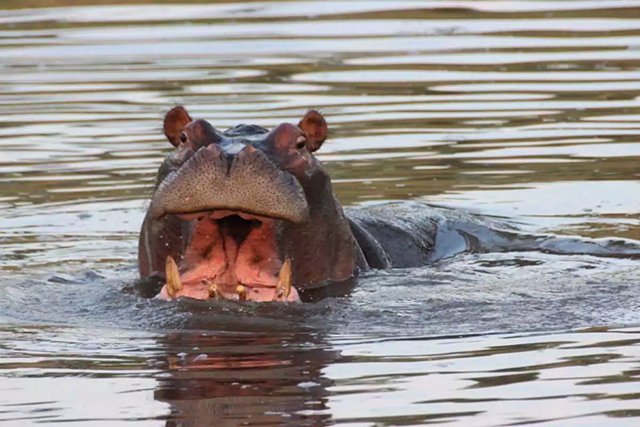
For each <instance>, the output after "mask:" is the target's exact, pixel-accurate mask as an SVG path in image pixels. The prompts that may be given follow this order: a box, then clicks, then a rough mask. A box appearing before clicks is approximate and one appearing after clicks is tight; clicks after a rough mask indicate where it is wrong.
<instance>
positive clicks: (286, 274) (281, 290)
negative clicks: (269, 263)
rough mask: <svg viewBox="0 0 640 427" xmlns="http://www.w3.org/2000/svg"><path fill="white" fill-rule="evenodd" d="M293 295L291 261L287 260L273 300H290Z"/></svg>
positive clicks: (281, 270)
mask: <svg viewBox="0 0 640 427" xmlns="http://www.w3.org/2000/svg"><path fill="white" fill-rule="evenodd" d="M290 293H291V260H290V259H288V258H287V259H286V260H285V261H284V264H282V268H281V269H280V276H279V278H278V286H276V292H275V293H274V295H273V300H274V301H278V300H279V299H282V300H285V301H286V299H287V298H289V294H290Z"/></svg>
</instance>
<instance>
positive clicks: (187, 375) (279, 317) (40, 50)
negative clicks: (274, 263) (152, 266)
mask: <svg viewBox="0 0 640 427" xmlns="http://www.w3.org/2000/svg"><path fill="white" fill-rule="evenodd" d="M102 3H104V4H102ZM639 68H640V3H638V2H637V1H625V0H608V1H606V2H605V1H581V0H576V1H553V2H551V1H526V2H516V1H491V2H488V1H431V2H417V1H397V2H357V1H323V2H304V1H291V2H285V1H282V2H279V1H276V2H252V1H247V2H226V3H225V2H218V3H216V4H213V5H208V4H205V3H204V2H202V3H198V2H193V3H190V4H186V3H185V4H182V5H179V4H176V2H174V3H173V4H163V3H162V2H157V3H154V4H151V2H147V3H143V2H136V1H133V0H132V1H112V2H109V1H106V2H90V1H88V0H87V1H83V0H77V1H73V0H49V1H47V0H26V1H19V0H6V1H4V2H2V3H0V224H1V225H2V227H1V228H0V423H2V424H3V425H16V426H23V425H30V424H35V423H59V424H63V425H66V424H72V423H73V425H85V424H87V425H88V424H91V425H93V424H97V425H109V426H111V425H121V424H122V425H124V424H126V425H138V424H139V425H165V424H166V425H168V426H187V425H190V426H191V425H193V426H196V425H229V426H231V425H254V426H264V425H291V426H302V425H309V426H312V425H313V426H316V425H330V424H342V425H349V426H370V425H377V426H391V425H403V426H407V425H425V424H439V423H443V424H445V423H446V424H447V425H459V426H503V425H524V424H527V425H528V424H534V425H545V426H547V425H549V426H551V425H554V426H556V425H557V426H607V425H615V426H637V425H640V418H639V417H640V345H639V343H640V329H639V328H638V325H640V313H639V310H638V309H639V308H640V284H639V283H638V277H639V274H638V272H639V271H640V270H639V267H640V265H639V264H638V259H639V257H638V256H637V254H630V253H621V254H618V255H615V256H606V257H602V256H595V254H593V253H589V252H584V251H579V250H573V251H572V248H574V249H575V248H576V246H572V245H567V246H564V249H565V250H564V251H560V252H562V253H549V251H540V250H531V251H518V252H509V251H506V252H501V253H485V254H467V255H461V256H458V257H455V258H454V259H450V260H446V261H443V262H439V263H437V264H436V265H433V266H428V267H425V268H422V269H416V270H410V271H406V270H396V271H388V272H374V273H370V274H368V275H366V276H365V277H363V278H362V279H361V280H359V281H358V283H357V286H356V287H355V289H354V290H353V291H352V292H351V294H350V295H349V296H347V297H344V298H329V299H325V300H323V301H320V302H318V303H312V304H311V303H310V304H304V305H295V306H275V307H273V306H271V305H263V306H254V305H250V304H245V305H242V306H238V305H237V304H234V303H214V304H210V303H204V302H192V301H179V302H174V303H164V302H160V301H157V300H148V299H144V298H142V297H140V296H139V295H137V294H136V293H131V292H130V285H131V284H132V283H133V281H134V280H135V278H136V267H135V258H136V246H137V233H138V230H139V226H140V223H141V221H142V217H143V214H144V210H145V207H146V204H147V201H146V200H147V198H148V195H149V193H150V188H151V186H152V184H153V181H154V175H155V171H156V169H157V167H158V165H159V163H160V162H161V159H162V158H163V156H164V155H166V153H167V152H168V151H169V148H170V146H169V144H168V143H167V142H166V141H165V140H164V138H163V137H162V135H161V131H160V127H161V126H160V124H161V119H162V115H163V113H164V112H165V111H167V110H168V109H169V108H170V107H171V106H172V105H174V104H184V105H186V106H187V107H188V108H189V110H190V111H191V112H192V113H193V115H195V116H198V117H204V118H207V119H209V120H210V121H211V122H212V123H213V124H214V125H215V126H217V127H218V128H225V127H227V126H232V125H235V124H237V123H239V122H244V123H256V124H260V125H265V126H272V125H275V124H277V123H279V122H281V121H295V120H297V119H299V118H300V117H301V116H302V115H303V114H304V112H305V111H306V110H307V109H308V108H310V107H315V108H319V109H321V110H322V112H323V113H324V114H325V116H326V117H327V118H328V120H329V123H330V129H331V139H330V141H329V142H328V143H326V144H325V145H324V146H323V148H322V150H321V153H320V154H319V158H320V159H321V160H322V161H323V162H324V163H325V164H326V165H327V167H328V169H329V170H330V172H331V175H332V177H333V181H334V189H335V190H336V193H337V195H338V197H339V199H340V200H341V202H342V203H343V204H345V205H355V206H357V205H369V204H374V203H381V202H384V201H389V200H413V201H419V202H426V203H430V204H434V205H439V206H445V207H450V208H455V209H459V210H464V211H470V212H473V213H477V214H482V215H487V216H492V217H502V218H505V220H508V221H509V222H510V223H511V224H518V226H519V227H520V228H522V230H524V231H526V232H528V233H548V234H556V235H577V236H582V237H584V238H601V237H615V238H620V239H631V240H633V241H637V240H640V213H639V212H640V197H639V194H640V168H639V162H640V143H639V142H640V70H639ZM630 243H633V242H630ZM636 243H637V242H636ZM551 252H554V251H551ZM556 252H557V251H556Z"/></svg>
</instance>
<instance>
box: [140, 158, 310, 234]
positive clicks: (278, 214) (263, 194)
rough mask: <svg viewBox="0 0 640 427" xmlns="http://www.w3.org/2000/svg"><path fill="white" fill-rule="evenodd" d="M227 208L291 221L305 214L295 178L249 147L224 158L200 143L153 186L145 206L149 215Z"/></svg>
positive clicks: (304, 200) (305, 207)
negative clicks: (198, 146)
mask: <svg viewBox="0 0 640 427" xmlns="http://www.w3.org/2000/svg"><path fill="white" fill-rule="evenodd" d="M212 210H230V211H238V212H246V213H248V214H252V215H257V216H264V217H270V218H278V219H284V220H288V221H292V222H295V223H301V222H304V221H305V220H306V219H307V218H308V214H309V207H308V204H307V200H306V197H305V194H304V190H303V189H302V186H301V185H300V183H299V182H298V181H297V179H295V177H294V176H293V175H291V174H290V173H288V172H285V171H282V170H279V169H278V168H276V167H275V165H274V164H273V163H272V162H271V161H270V160H269V159H267V157H266V156H265V155H264V154H263V153H262V152H261V151H260V150H256V149H255V148H254V147H252V146H247V147H246V148H245V149H243V150H242V151H240V152H239V153H238V155H237V156H235V157H233V158H232V159H228V158H227V156H226V155H225V154H224V153H223V152H222V150H220V149H219V148H217V147H216V146H215V145H210V146H209V147H207V148H201V149H200V150H199V151H198V152H197V153H196V154H195V155H194V156H193V157H191V158H190V159H189V160H188V161H187V162H185V163H184V165H183V166H182V167H181V168H180V169H179V170H177V171H175V172H172V173H171V174H170V175H169V176H168V177H167V178H166V179H165V180H164V181H163V182H162V183H161V184H160V186H159V187H158V190H157V191H156V194H155V195H154V198H153V200H152V202H151V206H150V207H149V211H150V213H151V215H152V217H153V218H156V219H157V218H160V217H162V216H163V215H166V214H187V213H194V212H204V211H212Z"/></svg>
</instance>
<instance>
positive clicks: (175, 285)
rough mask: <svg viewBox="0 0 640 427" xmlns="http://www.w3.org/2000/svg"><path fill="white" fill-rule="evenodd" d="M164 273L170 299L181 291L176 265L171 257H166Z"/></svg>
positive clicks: (180, 281)
mask: <svg viewBox="0 0 640 427" xmlns="http://www.w3.org/2000/svg"><path fill="white" fill-rule="evenodd" d="M164 272H165V273H164V274H165V276H166V279H167V293H168V294H169V296H170V297H171V298H174V297H175V296H176V294H177V293H178V292H180V291H181V290H182V280H181V279H180V271H178V265H177V264H176V262H175V261H174V260H173V258H171V255H169V256H167V263H166V265H165V270H164Z"/></svg>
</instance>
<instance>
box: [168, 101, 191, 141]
mask: <svg viewBox="0 0 640 427" xmlns="http://www.w3.org/2000/svg"><path fill="white" fill-rule="evenodd" d="M192 121H193V119H192V118H191V116H189V113H187V110H186V109H185V108H184V107H180V106H178V107H173V108H172V109H171V110H170V111H169V112H168V113H167V115H166V116H164V134H165V135H166V136H167V139H168V140H169V142H170V143H171V144H172V145H173V146H174V147H177V146H178V145H180V134H181V133H182V129H183V128H184V127H185V126H186V125H188V124H189V123H191V122H192Z"/></svg>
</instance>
